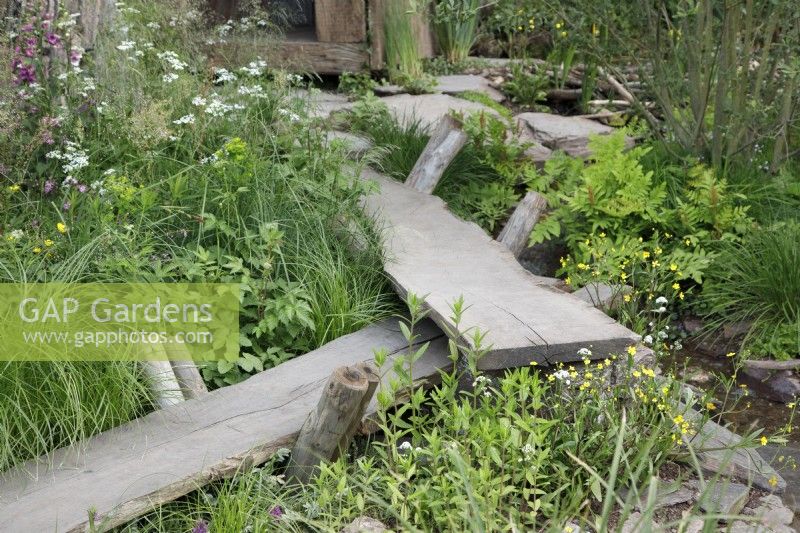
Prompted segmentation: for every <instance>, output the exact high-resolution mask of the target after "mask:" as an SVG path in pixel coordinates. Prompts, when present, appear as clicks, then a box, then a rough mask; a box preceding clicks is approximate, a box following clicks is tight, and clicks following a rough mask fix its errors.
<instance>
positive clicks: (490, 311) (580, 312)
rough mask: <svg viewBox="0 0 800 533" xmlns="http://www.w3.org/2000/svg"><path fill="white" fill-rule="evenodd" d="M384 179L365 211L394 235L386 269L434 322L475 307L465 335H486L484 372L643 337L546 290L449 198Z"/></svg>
mask: <svg viewBox="0 0 800 533" xmlns="http://www.w3.org/2000/svg"><path fill="white" fill-rule="evenodd" d="M362 177H363V178H364V179H367V180H372V181H375V182H377V183H378V185H379V186H380V191H379V192H376V193H374V194H371V195H369V196H367V197H366V198H365V200H364V203H365V210H366V212H367V213H368V214H370V215H372V216H374V217H376V218H377V220H378V227H379V228H380V227H382V228H383V231H384V232H385V233H384V238H385V243H384V248H385V251H386V255H387V258H386V262H385V267H384V268H385V270H386V273H387V274H388V276H389V278H390V279H391V280H392V281H393V283H394V285H395V287H396V288H397V290H398V292H399V293H400V294H401V295H403V296H404V295H406V294H407V293H410V292H411V293H414V294H416V295H418V296H425V298H426V304H427V306H428V308H429V309H430V312H431V318H432V319H433V320H434V321H435V322H436V323H437V324H438V325H439V326H440V327H442V328H443V329H448V330H450V331H453V329H454V324H453V322H452V320H451V319H450V316H451V314H452V313H451V310H450V306H451V304H452V303H453V302H454V301H455V300H456V299H457V298H458V297H459V296H463V297H464V302H465V304H466V305H467V306H468V308H467V311H466V312H465V313H464V315H463V321H462V323H461V324H460V327H459V329H460V332H461V333H462V335H461V337H462V340H463V341H464V342H466V343H467V344H468V345H472V346H474V344H475V343H474V342H473V340H472V338H471V334H472V333H474V332H475V331H476V330H479V331H480V332H481V333H485V334H486V336H485V337H484V339H483V343H482V347H483V348H487V349H488V351H487V353H486V355H484V356H483V358H482V359H481V360H480V362H479V364H478V367H479V368H481V369H486V370H489V369H492V370H494V369H501V368H508V367H516V366H523V365H527V364H529V363H530V362H531V361H536V362H539V363H548V364H550V363H555V362H559V361H574V360H578V359H580V356H578V355H577V352H578V350H580V349H581V348H589V349H591V350H592V353H593V356H594V357H597V358H603V357H606V356H608V355H610V354H619V353H623V352H624V351H625V349H626V347H628V346H630V345H632V344H635V343H636V342H637V341H638V339H639V337H638V336H637V335H636V334H634V333H633V332H632V331H630V330H628V329H627V328H625V327H623V326H621V325H620V324H618V323H617V322H615V321H614V320H613V319H611V318H610V317H608V316H607V315H606V314H605V313H603V312H602V311H599V310H597V309H595V308H594V307H592V306H591V305H590V304H588V303H586V302H583V301H581V300H580V299H578V298H576V297H575V296H572V295H570V294H566V293H563V292H561V291H558V290H556V289H554V288H552V287H550V286H548V285H546V284H545V283H544V282H543V281H542V280H540V279H539V278H538V277H537V276H534V275H533V274H531V273H530V272H528V271H527V270H525V269H524V268H523V267H522V266H521V265H520V264H519V262H517V260H516V258H515V257H514V256H513V254H511V252H509V251H508V249H507V248H506V247H505V246H503V245H502V244H500V243H498V242H497V241H495V240H493V239H492V238H491V237H490V236H489V235H487V234H486V233H485V232H484V231H483V230H482V229H481V228H480V227H479V226H477V225H476V224H473V223H470V222H465V221H463V220H461V219H459V218H458V217H456V216H455V215H453V214H452V213H451V212H450V211H449V210H448V209H447V208H446V206H445V204H444V202H443V201H442V200H441V199H439V198H437V197H435V196H432V195H428V194H424V193H421V192H418V191H415V190H413V189H411V188H409V187H407V186H405V185H403V184H402V183H398V182H396V181H394V180H391V179H390V178H387V177H385V176H382V175H380V174H378V173H376V172H374V171H372V170H369V169H367V170H366V171H364V172H363V173H362Z"/></svg>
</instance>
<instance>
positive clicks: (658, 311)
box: [653, 305, 667, 314]
mask: <svg viewBox="0 0 800 533" xmlns="http://www.w3.org/2000/svg"><path fill="white" fill-rule="evenodd" d="M653 312H654V313H658V314H661V313H666V312H667V308H666V307H664V306H663V305H662V306H661V307H659V308H658V309H653Z"/></svg>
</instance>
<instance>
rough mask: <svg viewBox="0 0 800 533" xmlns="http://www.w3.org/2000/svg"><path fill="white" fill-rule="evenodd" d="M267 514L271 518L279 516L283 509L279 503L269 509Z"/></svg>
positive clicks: (281, 514)
mask: <svg viewBox="0 0 800 533" xmlns="http://www.w3.org/2000/svg"><path fill="white" fill-rule="evenodd" d="M269 515H270V516H271V517H273V518H280V517H282V516H283V509H281V506H280V505H276V506H275V507H273V508H272V509H270V511H269Z"/></svg>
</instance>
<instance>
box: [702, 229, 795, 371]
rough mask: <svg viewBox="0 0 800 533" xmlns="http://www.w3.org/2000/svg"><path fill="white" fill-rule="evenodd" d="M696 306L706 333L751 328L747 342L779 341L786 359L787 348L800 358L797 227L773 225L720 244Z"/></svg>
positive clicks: (771, 342)
mask: <svg viewBox="0 0 800 533" xmlns="http://www.w3.org/2000/svg"><path fill="white" fill-rule="evenodd" d="M702 301H703V302H704V303H705V305H706V306H707V309H706V311H705V316H706V317H707V318H708V319H709V323H710V326H711V327H712V328H715V329H716V328H721V327H723V326H724V325H726V324H732V323H738V322H746V323H752V327H751V329H750V333H749V335H748V337H749V341H751V342H758V343H767V344H773V343H775V342H777V341H778V340H779V339H778V337H780V336H783V337H784V339H785V340H788V341H789V342H788V344H789V347H790V353H789V355H791V345H794V354H795V355H796V354H800V222H797V221H787V222H781V223H777V224H775V225H773V226H771V227H765V228H762V229H759V230H757V231H755V232H754V233H752V234H751V235H749V236H747V237H746V238H745V239H744V240H743V241H742V242H741V243H736V244H735V243H730V244H726V245H725V246H724V247H723V249H722V252H721V253H720V255H719V257H718V258H717V259H716V261H715V267H714V268H712V269H710V272H709V274H708V277H707V279H706V282H705V284H704V288H703V298H702ZM784 344H785V341H784ZM753 355H756V356H757V355H758V354H753Z"/></svg>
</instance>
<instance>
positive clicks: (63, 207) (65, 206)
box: [61, 201, 72, 211]
mask: <svg viewBox="0 0 800 533" xmlns="http://www.w3.org/2000/svg"><path fill="white" fill-rule="evenodd" d="M70 207H72V204H71V203H69V201H66V202H64V203H63V204H62V205H61V210H62V211H69V208H70Z"/></svg>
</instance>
